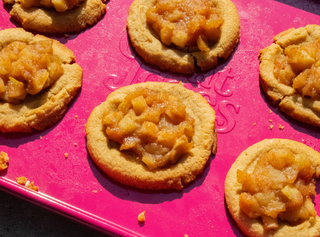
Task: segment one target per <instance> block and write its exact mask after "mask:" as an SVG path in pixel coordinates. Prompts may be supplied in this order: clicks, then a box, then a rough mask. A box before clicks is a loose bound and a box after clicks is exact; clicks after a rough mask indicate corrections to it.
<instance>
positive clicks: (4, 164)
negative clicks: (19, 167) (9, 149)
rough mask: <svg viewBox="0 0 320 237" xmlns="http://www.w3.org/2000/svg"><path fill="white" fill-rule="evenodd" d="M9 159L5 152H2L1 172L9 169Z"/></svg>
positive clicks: (0, 159) (0, 155) (0, 157)
mask: <svg viewBox="0 0 320 237" xmlns="http://www.w3.org/2000/svg"><path fill="white" fill-rule="evenodd" d="M8 162H9V157H8V154H7V153H5V152H4V151H1V152H0V170H5V169H6V168H8Z"/></svg>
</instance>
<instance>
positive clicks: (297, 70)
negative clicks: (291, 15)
mask: <svg viewBox="0 0 320 237" xmlns="http://www.w3.org/2000/svg"><path fill="white" fill-rule="evenodd" d="M260 81H261V84H262V88H263V90H264V91H265V92H266V94H267V95H268V96H269V98H270V99H271V100H272V102H273V103H275V104H279V107H280V109H281V110H282V111H284V112H285V113H286V114H288V115H289V116H291V117H293V118H295V119H297V120H300V121H302V122H305V123H308V124H312V125H315V126H320V26H318V25H307V26H306V27H301V28H298V29H293V28H292V29H289V30H287V31H284V32H282V33H280V34H278V35H276V36H275V37H274V43H273V44H271V45H270V46H268V47H266V48H264V49H262V50H260Z"/></svg>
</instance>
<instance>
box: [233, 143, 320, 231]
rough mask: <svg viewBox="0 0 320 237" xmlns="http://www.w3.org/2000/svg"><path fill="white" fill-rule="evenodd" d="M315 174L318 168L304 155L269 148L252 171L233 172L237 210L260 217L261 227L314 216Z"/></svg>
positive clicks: (296, 221)
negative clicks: (239, 189) (239, 188)
mask: <svg viewBox="0 0 320 237" xmlns="http://www.w3.org/2000/svg"><path fill="white" fill-rule="evenodd" d="M319 174H320V170H319V167H313V166H312V164H311V162H310V159H309V157H307V155H305V154H294V153H293V152H292V151H291V150H289V149H274V150H270V151H269V152H267V153H265V154H263V155H262V156H261V158H260V159H259V160H258V161H257V163H256V166H255V168H254V170H253V171H252V172H250V173H247V172H246V171H241V170H238V171H237V180H238V182H239V183H240V184H242V192H241V194H240V209H241V210H242V211H243V212H244V213H245V214H246V215H247V216H248V217H250V218H258V217H261V218H262V221H263V227H264V229H265V230H271V229H277V228H278V227H279V225H278V220H282V221H287V222H288V223H289V224H296V223H300V222H303V221H305V220H309V219H310V218H314V217H315V216H316V211H315V209H314V204H313V203H312V197H313V195H316V191H315V178H317V177H318V176H319Z"/></svg>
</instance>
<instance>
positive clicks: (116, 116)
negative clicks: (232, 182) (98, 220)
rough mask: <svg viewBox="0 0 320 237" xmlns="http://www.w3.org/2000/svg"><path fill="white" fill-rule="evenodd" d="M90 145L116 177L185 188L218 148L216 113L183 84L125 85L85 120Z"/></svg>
mask: <svg viewBox="0 0 320 237" xmlns="http://www.w3.org/2000/svg"><path fill="white" fill-rule="evenodd" d="M86 136H87V147H88V151H89V153H90V155H91V157H92V159H93V160H94V162H95V163H96V164H97V165H98V166H99V167H100V168H101V169H102V170H103V171H104V172H105V173H106V174H107V175H108V176H110V177H111V178H113V179H115V180H117V181H119V182H121V183H123V184H126V185H130V186H134V187H138V188H142V189H155V190H160V189H177V190H180V189H182V188H183V187H184V186H185V185H186V184H188V183H189V182H191V181H192V180H194V179H195V178H196V176H197V175H198V174H200V173H201V172H202V170H203V168H204V167H205V165H206V163H207V161H208V159H209V156H210V154H211V153H215V152H216V148H217V137H216V130H215V113H214V110H213V109H212V108H211V106H210V105H209V104H208V103H207V101H206V100H205V99H204V98H203V97H202V96H201V95H200V94H198V93H195V92H193V91H191V90H187V89H186V88H184V87H183V85H182V84H171V83H160V82H146V83H141V84H134V85H130V86H126V87H123V88H120V89H118V90H116V91H114V92H112V93H111V94H110V95H109V96H108V98H107V100H106V101H105V102H104V103H102V104H101V105H99V106H97V107H96V108H95V109H94V110H93V111H92V113H91V115H90V117H89V119H88V121H87V124H86Z"/></svg>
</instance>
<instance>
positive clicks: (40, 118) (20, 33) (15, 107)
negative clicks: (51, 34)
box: [0, 28, 82, 132]
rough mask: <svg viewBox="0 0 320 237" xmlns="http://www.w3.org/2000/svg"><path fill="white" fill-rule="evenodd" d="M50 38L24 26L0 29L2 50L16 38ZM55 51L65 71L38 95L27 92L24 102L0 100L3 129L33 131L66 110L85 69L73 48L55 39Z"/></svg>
mask: <svg viewBox="0 0 320 237" xmlns="http://www.w3.org/2000/svg"><path fill="white" fill-rule="evenodd" d="M44 39H48V38H46V37H44V36H41V35H35V36H34V35H33V34H31V33H29V32H26V31H24V30H23V29H21V28H15V29H6V30H2V31H0V50H2V49H3V48H4V47H5V46H6V45H8V44H10V43H11V42H13V41H20V42H24V43H27V44H29V43H34V42H38V41H41V40H44ZM52 49H53V55H55V56H57V57H58V58H59V59H60V60H61V61H62V67H63V70H64V73H63V74H62V76H60V77H59V78H58V79H57V80H56V82H55V83H54V84H53V85H52V86H50V87H49V88H47V89H46V90H44V91H42V92H41V93H39V94H36V95H27V97H26V98H25V99H24V100H23V102H21V103H19V104H11V103H8V102H3V101H0V131H1V132H32V130H33V129H36V130H43V129H44V128H46V127H48V126H51V125H53V124H55V123H56V122H57V121H59V120H60V118H61V117H62V116H63V115H64V114H65V112H66V110H67V108H68V106H67V105H68V103H69V102H70V101H71V100H72V99H73V97H74V96H75V95H76V94H77V91H78V90H79V88H80V87H81V83H82V69H81V67H80V66H79V65H78V64H76V63H74V62H75V56H74V54H73V52H72V51H71V50H70V49H68V48H67V47H66V46H64V45H63V44H61V43H60V42H58V41H56V40H53V44H52Z"/></svg>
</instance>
